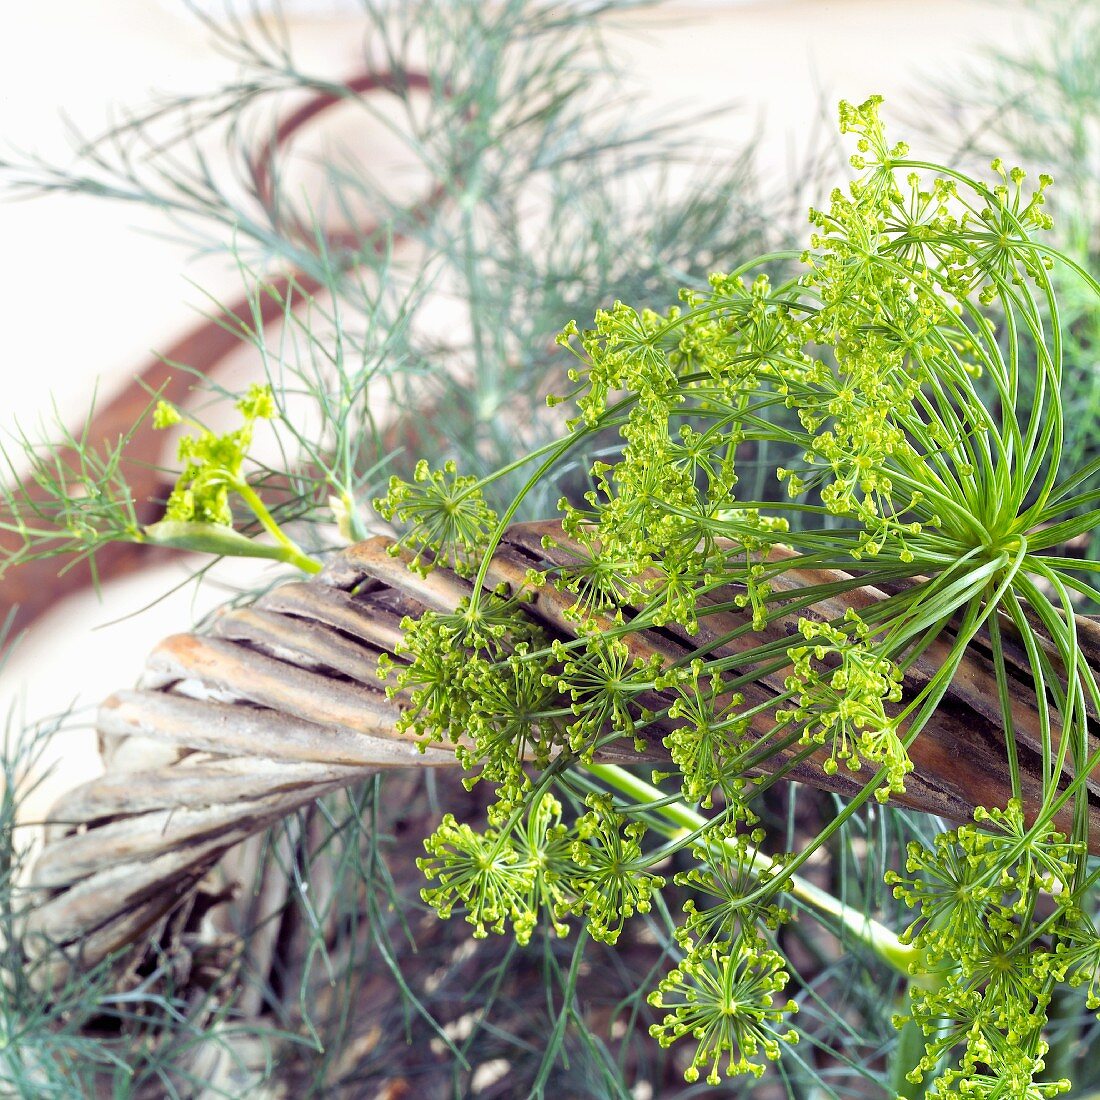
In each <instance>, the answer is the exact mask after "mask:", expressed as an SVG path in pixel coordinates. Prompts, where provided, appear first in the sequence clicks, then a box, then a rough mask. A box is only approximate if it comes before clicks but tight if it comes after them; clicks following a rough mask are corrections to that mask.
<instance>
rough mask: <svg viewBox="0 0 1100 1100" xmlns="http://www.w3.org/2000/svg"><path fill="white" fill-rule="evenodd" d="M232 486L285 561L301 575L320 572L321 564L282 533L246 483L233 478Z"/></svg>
mask: <svg viewBox="0 0 1100 1100" xmlns="http://www.w3.org/2000/svg"><path fill="white" fill-rule="evenodd" d="M232 485H233V488H234V490H235V491H236V492H237V493H239V494H240V495H241V497H242V498H243V499H244V502H245V504H247V505H248V507H249V508H251V509H252V514H253V515H254V516H255V517H256V518H257V519H258V520H259V521H260V523H261V524H262V525H263V529H264V530H265V531H266V532H267V533H268V534H269V535H270V536H271V537H272V538H273V539H274V540H275V541H276V542H277V543H278V544H279V545H280V546H281V547H282V548H283V551H284V560H285V561H287V562H288V563H289V564H291V565H296V566H297V567H298V568H299V569H301V570H302V572H303V573H320V572H321V569H322V566H321V563H320V562H319V561H318V560H317V559H316V558H311V557H310V556H309V555H308V554H307V553H305V551H304V550H302V548H301V547H300V546H299V545H298V544H297V543H296V542H294V541H293V540H292V539H290V538H288V537H287V536H286V535H285V534H284V533H283V529H282V528H281V527H280V526H279V525H278V524H277V523H276V522H275V519H274V517H273V516H272V515H271V513H270V512H269V511H268V510H267V507H266V505H265V504H264V502H263V501H262V500H261V499H260V496H259V494H258V493H257V492H256V491H255V490H254V489H253V488H252V486H251V485H249V484H248V482H247V481H245V480H243V479H237V478H234V479H233V481H232Z"/></svg>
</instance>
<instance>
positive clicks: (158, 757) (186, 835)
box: [28, 523, 1100, 980]
mask: <svg viewBox="0 0 1100 1100" xmlns="http://www.w3.org/2000/svg"><path fill="white" fill-rule="evenodd" d="M547 535H550V536H552V540H551V541H552V542H554V543H556V547H555V548H554V549H550V550H547V549H544V538H545V536H547ZM569 546H570V541H569V539H568V538H567V537H566V536H564V535H563V534H562V532H561V529H560V527H559V526H558V525H556V524H551V523H542V524H520V525H517V526H515V527H513V528H512V529H511V531H510V533H509V535H508V537H507V538H505V539H504V540H503V542H502V544H501V546H500V548H499V549H498V551H497V553H496V555H495V556H494V559H493V565H492V568H491V570H490V572H489V575H488V580H489V581H490V582H491V583H493V584H494V585H499V584H501V583H504V584H508V585H510V586H514V587H516V588H519V587H522V584H523V578H524V576H525V574H526V572H527V570H528V569H529V568H531V567H532V566H537V567H539V568H547V567H549V568H551V569H552V568H553V567H554V566H555V565H565V564H568V562H569V558H570V551H569ZM391 548H392V547H391V544H390V543H389V542H387V540H385V539H374V540H371V541H368V542H363V543H358V544H356V545H353V546H351V547H349V548H348V549H347V550H345V551H343V552H342V553H340V554H338V555H336V556H335V557H333V558H332V559H331V560H330V561H329V562H328V564H327V566H326V568H325V570H324V571H323V572H322V573H321V574H320V575H319V576H318V577H317V578H315V579H313V580H310V581H308V582H292V583H288V584H284V585H282V586H280V587H276V588H274V589H273V590H271V591H270V592H268V593H267V594H266V595H264V596H262V597H260V598H259V599H258V600H257V601H256V602H255V603H254V604H253V605H251V606H249V607H242V608H237V609H234V610H229V611H227V612H226V613H224V614H223V615H222V616H221V617H220V618H218V619H217V620H216V621H215V622H214V624H213V626H212V627H211V629H210V630H209V631H208V632H206V633H205V634H201V635H200V634H180V635H176V636H174V637H171V638H168V639H167V640H165V641H164V642H163V643H161V644H160V645H159V646H158V647H157V648H156V649H155V650H154V652H153V653H152V654H151V655H150V657H149V660H148V663H147V666H146V670H145V674H144V677H143V679H142V682H141V685H140V686H139V687H138V688H137V689H136V690H131V691H120V692H117V693H115V694H114V695H112V696H111V697H110V698H109V699H107V700H106V702H105V703H104V704H103V706H102V707H101V709H100V712H99V719H98V726H99V732H100V736H101V746H102V750H103V754H104V758H105V761H106V765H107V769H106V774H105V775H104V776H102V777H101V778H98V779H95V780H93V781H92V782H90V783H87V784H85V785H83V786H81V787H78V788H76V789H75V790H73V791H71V792H70V793H69V794H67V795H66V796H65V797H64V798H62V799H61V800H60V801H59V803H58V804H57V805H56V806H55V807H54V809H53V811H52V813H51V815H50V824H49V829H48V838H47V844H46V847H45V850H44V851H43V853H42V855H41V856H40V858H39V859H38V861H37V864H36V866H35V868H34V873H33V885H34V886H35V887H36V888H37V889H39V890H40V891H41V895H42V900H41V903H40V904H39V905H38V906H37V908H36V909H35V911H34V914H33V916H32V918H31V921H30V924H29V928H28V932H29V934H30V937H31V940H32V942H36V943H37V944H38V946H39V949H40V950H42V951H54V950H56V951H57V954H56V964H55V965H53V966H51V967H45V968H43V969H42V971H41V973H42V975H43V980H49V979H50V978H51V977H52V978H57V977H60V976H61V975H63V974H64V973H65V972H66V970H67V968H68V967H69V966H71V965H80V966H87V965H91V964H94V963H97V962H99V961H101V960H102V959H104V958H105V957H107V956H108V955H110V954H111V953H113V952H116V951H119V950H120V949H123V948H126V947H128V946H130V945H133V946H134V947H136V948H137V949H138V951H139V952H140V951H141V950H142V949H143V948H144V946H146V945H148V944H149V943H150V942H151V941H152V940H154V939H156V938H157V937H163V936H164V934H165V928H166V921H167V920H168V919H169V918H170V917H171V915H172V914H173V913H178V912H179V911H180V910H181V908H184V909H185V908H186V906H187V905H189V904H190V898H191V895H192V892H193V890H194V889H195V887H196V885H197V884H198V883H199V882H200V881H201V880H202V879H203V878H204V876H206V875H207V873H208V872H209V871H210V870H211V868H212V867H214V865H215V864H216V863H217V862H218V861H219V859H221V857H222V856H224V855H225V853H226V852H227V851H228V850H229V849H231V848H233V847H234V846H235V845H237V844H239V843H240V842H241V841H243V840H245V839H247V838H248V837H250V836H253V835H255V834H257V833H260V832H261V831H262V830H264V829H266V828H267V827H268V826H270V825H272V824H274V823H275V822H277V821H279V820H280V819H281V818H284V817H285V816H287V815H288V814H290V813H292V812H293V811H294V810H296V809H298V808H299V807H301V806H303V805H305V804H307V803H309V802H310V801H311V800H313V799H316V798H318V797H319V796H321V795H324V794H327V793H329V792H332V791H334V790H336V789H338V788H341V787H344V786H349V785H351V784H354V783H356V782H358V781H360V780H362V779H364V778H365V777H367V776H369V775H371V774H372V773H374V772H376V771H378V770H380V769H394V768H408V767H453V766H455V765H456V758H455V755H454V753H453V752H452V751H451V750H450V749H449V748H448V747H446V746H440V745H431V746H426V747H425V746H421V745H418V744H417V743H416V742H415V741H413V740H411V739H410V738H409V737H408V736H402V735H400V734H398V733H397V730H396V725H397V718H398V715H399V713H400V705H401V697H400V696H397V697H394V698H387V695H386V693H385V691H384V689H383V687H382V685H381V684H380V682H379V678H378V663H379V659H380V658H381V657H382V655H383V654H388V655H390V656H391V657H395V659H397V660H398V661H400V660H401V657H400V655H399V654H398V655H396V656H395V649H397V648H398V643H399V641H400V638H401V633H402V632H401V625H400V624H401V622H402V619H403V618H405V617H406V616H412V617H416V616H417V615H419V614H421V613H422V612H423V611H424V610H425V609H432V610H436V611H449V610H453V609H454V608H455V607H456V606H457V605H458V604H459V601H460V600H461V599H462V598H463V597H464V596H466V595H467V594H468V593H469V591H470V582H469V581H468V580H466V579H464V578H462V577H459V576H457V575H455V574H454V573H452V572H450V571H449V570H446V569H442V568H440V569H437V570H435V571H434V572H432V573H431V574H430V575H429V576H427V577H422V576H419V575H418V574H416V573H414V572H410V571H409V570H408V569H407V568H406V563H405V561H404V559H403V558H402V556H401V555H394V554H392V553H391V552H390V550H391ZM826 579H827V578H824V577H823V576H822V575H821V573H820V571H818V572H814V573H810V572H797V571H791V572H789V573H787V574H784V577H783V583H784V585H785V586H789V587H788V591H790V592H791V593H792V594H793V593H796V592H797V591H798V589H799V588H800V587H805V586H808V585H811V584H821V583H822V582H823V580H826ZM720 595H721V594H720V593H718V594H716V595H715V597H714V598H716V599H717V598H718V597H720ZM883 596H884V593H883V592H881V591H879V590H876V589H868V588H863V589H856V590H853V591H852V592H851V593H850V594H848V595H846V596H845V597H843V599H844V601H845V604H844V605H843V606H842V605H841V602H840V600H839V599H838V598H834V599H833V600H831V601H828V602H825V603H822V604H820V605H816V606H815V608H814V613H815V614H816V615H818V616H821V617H823V618H826V619H828V618H834V617H836V616H837V615H842V614H843V613H844V610H845V607H846V606H852V607H854V608H856V609H857V610H860V609H863V608H866V607H867V606H868V604H870V603H873V602H874V601H875V600H877V599H881V598H883ZM569 606H570V598H569V597H568V596H564V595H562V594H561V593H559V592H558V591H557V590H556V589H554V588H553V586H550V585H547V586H545V587H543V588H541V589H540V590H539V592H538V594H537V596H536V597H535V598H534V599H533V600H532V601H531V602H530V603H529V604H528V605H527V614H529V615H530V616H531V617H532V618H533V619H535V620H536V621H537V622H538V623H539V624H540V625H541V626H542V627H543V629H544V630H546V631H548V632H549V633H550V634H552V635H557V636H561V637H564V636H566V635H569V634H570V633H571V631H572V626H573V620H571V619H570V618H569V617H568V616H567V615H566V611H567V610H568V608H569ZM801 614H802V615H804V614H805V612H804V610H803V611H802V612H801ZM734 615H735V613H721V614H717V615H713V616H708V617H706V618H704V620H703V625H702V626H701V627H700V629H699V631H698V632H697V633H696V634H695V635H688V634H687V633H686V632H684V631H681V630H678V629H677V628H675V627H669V628H663V629H661V630H650V631H645V632H639V633H636V634H633V635H630V636H629V638H628V644H629V645H630V647H631V650H632V653H633V655H636V656H640V657H643V658H650V657H652V656H654V655H657V656H659V657H660V658H661V659H662V660H666V661H676V660H681V659H683V658H684V657H685V655H687V654H688V653H690V652H691V651H692V650H693V649H695V648H696V647H698V646H699V645H711V644H715V643H716V642H717V639H719V638H720V637H721V636H722V635H723V633H725V631H726V628H728V627H729V626H731V625H733V624H732V623H731V622H730V621H727V620H730V619H731V618H732V617H733V616H734ZM798 618H799V615H798V614H792V615H791V616H790V617H789V619H788V618H784V617H779V618H776V619H775V620H774V621H772V622H770V623H769V625H768V627H767V630H768V631H769V632H770V633H774V634H776V636H777V637H781V636H795V635H796V634H797V631H798V625H797V622H798ZM720 620H721V621H720ZM1078 630H1079V636H1080V638H1081V639H1082V643H1083V645H1084V646H1086V647H1087V650H1088V656H1089V659H1090V663H1091V664H1092V665H1093V667H1096V666H1097V665H1100V629H1098V628H1097V626H1096V624H1094V623H1093V622H1092V621H1091V620H1088V619H1084V618H1081V619H1080V620H1079V622H1078ZM759 640H760V639H759V635H756V636H754V642H753V643H748V642H746V643H745V644H746V645H749V644H759ZM1002 640H1003V641H1004V650H1005V656H1006V659H1007V660H1008V661H1009V663H1010V667H1012V668H1014V669H1015V671H1016V673H1017V675H1016V678H1015V679H1014V680H1013V681H1012V683H1013V684H1014V685H1016V688H1015V689H1014V695H1013V699H1012V704H1013V717H1014V723H1015V729H1016V733H1017V739H1018V744H1017V754H1018V758H1019V763H1020V768H1021V773H1022V776H1023V779H1024V786H1023V790H1022V794H1023V801H1024V804H1025V809H1026V807H1027V806H1028V804H1029V802H1030V803H1032V804H1034V805H1038V802H1039V796H1040V792H1041V788H1042V772H1041V766H1040V763H1039V761H1040V750H1041V743H1040V733H1039V729H1040V724H1039V714H1038V710H1037V703H1036V700H1035V697H1034V694H1033V693H1032V692H1030V691H1029V687H1028V684H1029V679H1030V674H1029V671H1028V664H1027V658H1026V654H1025V653H1024V651H1023V649H1022V647H1020V648H1016V647H1015V646H1014V645H1013V643H1012V641H1011V638H1010V637H1009V638H1003V639H1002ZM732 644H733V645H736V643H732ZM949 648H950V639H949V638H943V639H941V640H940V642H938V643H937V644H936V645H935V646H933V647H931V648H930V649H929V650H928V651H927V652H925V653H924V654H923V655H922V656H921V658H920V660H918V661H917V662H915V663H914V664H913V665H912V666H911V667H910V668H909V669H908V670H907V673H906V678H905V683H904V691H905V693H906V695H912V694H914V693H916V692H918V691H920V689H921V688H922V686H923V685H924V684H925V683H927V679H928V677H929V676H930V675H931V674H932V672H933V671H934V670H935V667H936V662H937V658H938V657H940V656H942V654H943V653H946V652H947V651H948V649H949ZM714 652H715V653H716V654H718V655H733V653H734V652H735V650H734V649H731V648H727V649H725V650H723V648H722V647H721V646H718V648H717V649H715V651H714ZM783 679H784V671H780V672H773V673H770V674H768V675H764V676H762V677H761V678H760V680H759V681H758V682H756V683H755V684H754V685H753V686H752V688H751V689H750V690H751V693H752V694H753V695H754V697H758V701H760V702H765V701H767V699H768V698H769V697H770V696H775V695H778V694H781V692H782V691H783ZM1090 717H1092V718H1095V717H1096V716H1095V715H1091V716H1090ZM673 722H674V720H671V721H670V720H665V721H664V722H662V723H656V724H654V725H652V726H651V727H650V728H649V729H647V730H646V731H645V739H646V748H645V749H644V750H643V751H640V752H639V750H638V749H637V748H636V747H635V746H634V745H633V744H631V743H629V742H623V743H621V745H619V744H616V745H612V746H610V747H608V748H605V749H604V750H602V752H601V759H603V760H612V761H614V762H617V763H641V762H661V761H664V760H666V759H667V755H668V754H667V750H666V749H665V747H664V746H663V744H662V738H663V736H666V735H667V734H668V733H669V732H670V728H671V725H672V724H673ZM760 732H761V733H766V732H767V728H765V727H761V731H760ZM796 749H797V746H795V747H794V748H791V749H781V750H780V751H778V752H777V753H776V754H774V755H772V756H771V757H770V758H769V759H768V761H767V767H768V769H769V770H770V771H775V770H778V769H783V768H786V769H788V771H787V777H788V778H789V779H791V780H796V781H801V782H806V783H810V784H812V785H814V786H817V787H824V788H826V789H829V790H833V791H836V792H838V793H840V794H856V793H857V792H858V791H859V790H861V789H862V785H861V783H860V780H859V778H858V777H856V776H853V775H850V774H846V773H845V771H844V770H843V769H842V770H840V771H837V772H835V773H834V774H832V775H828V774H826V772H825V771H824V770H823V769H822V766H821V764H822V759H824V758H825V756H827V751H826V750H825V749H824V748H823V749H822V750H821V751H820V752H819V753H818V754H817V755H816V756H814V757H810V758H805V757H804V754H803V758H802V759H800V760H793V759H792V758H793V756H794V754H795V750H796ZM911 756H912V759H913V763H914V765H915V767H914V771H913V773H912V774H911V775H910V776H909V777H908V779H907V783H906V791H905V793H904V794H901V795H898V796H897V797H896V800H897V801H899V802H901V803H903V804H905V805H908V806H911V807H914V808H916V809H919V810H923V811H926V812H929V813H935V814H939V815H942V816H944V817H948V818H951V819H953V820H956V821H966V820H969V819H970V818H971V816H972V814H973V811H974V809H975V808H976V807H977V806H999V805H1005V804H1006V803H1007V802H1008V800H1009V798H1010V796H1011V786H1010V780H1009V772H1008V767H1007V762H1006V759H1005V749H1004V735H1003V730H1002V725H1001V719H1000V716H999V709H998V705H997V691H996V684H995V678H994V670H993V668H992V665H991V663H990V662H989V661H988V660H987V659H986V655H985V648H984V645H983V643H982V640H981V638H979V639H977V641H976V643H975V644H972V645H971V646H970V648H969V651H968V656H967V658H966V660H965V661H964V663H963V664H962V666H961V667H960V669H959V671H958V673H957V674H956V676H955V677H954V680H953V682H952V688H951V691H950V693H949V695H948V697H947V698H946V699H945V701H944V703H943V705H942V706H941V707H940V710H939V712H938V714H937V718H936V721H935V722H934V723H933V724H932V725H930V726H929V727H928V728H926V729H925V730H924V731H922V733H921V735H920V736H919V738H918V739H917V741H916V742H915V743H914V745H913V746H912V749H911ZM1096 793H1097V786H1096V784H1095V782H1094V781H1091V780H1090V798H1092V800H1093V809H1092V817H1093V820H1094V821H1096V822H1100V803H1098V802H1097V800H1096V798H1095V796H1096ZM1091 835H1092V836H1093V837H1098V838H1100V829H1096V828H1094V829H1092V831H1091Z"/></svg>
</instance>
